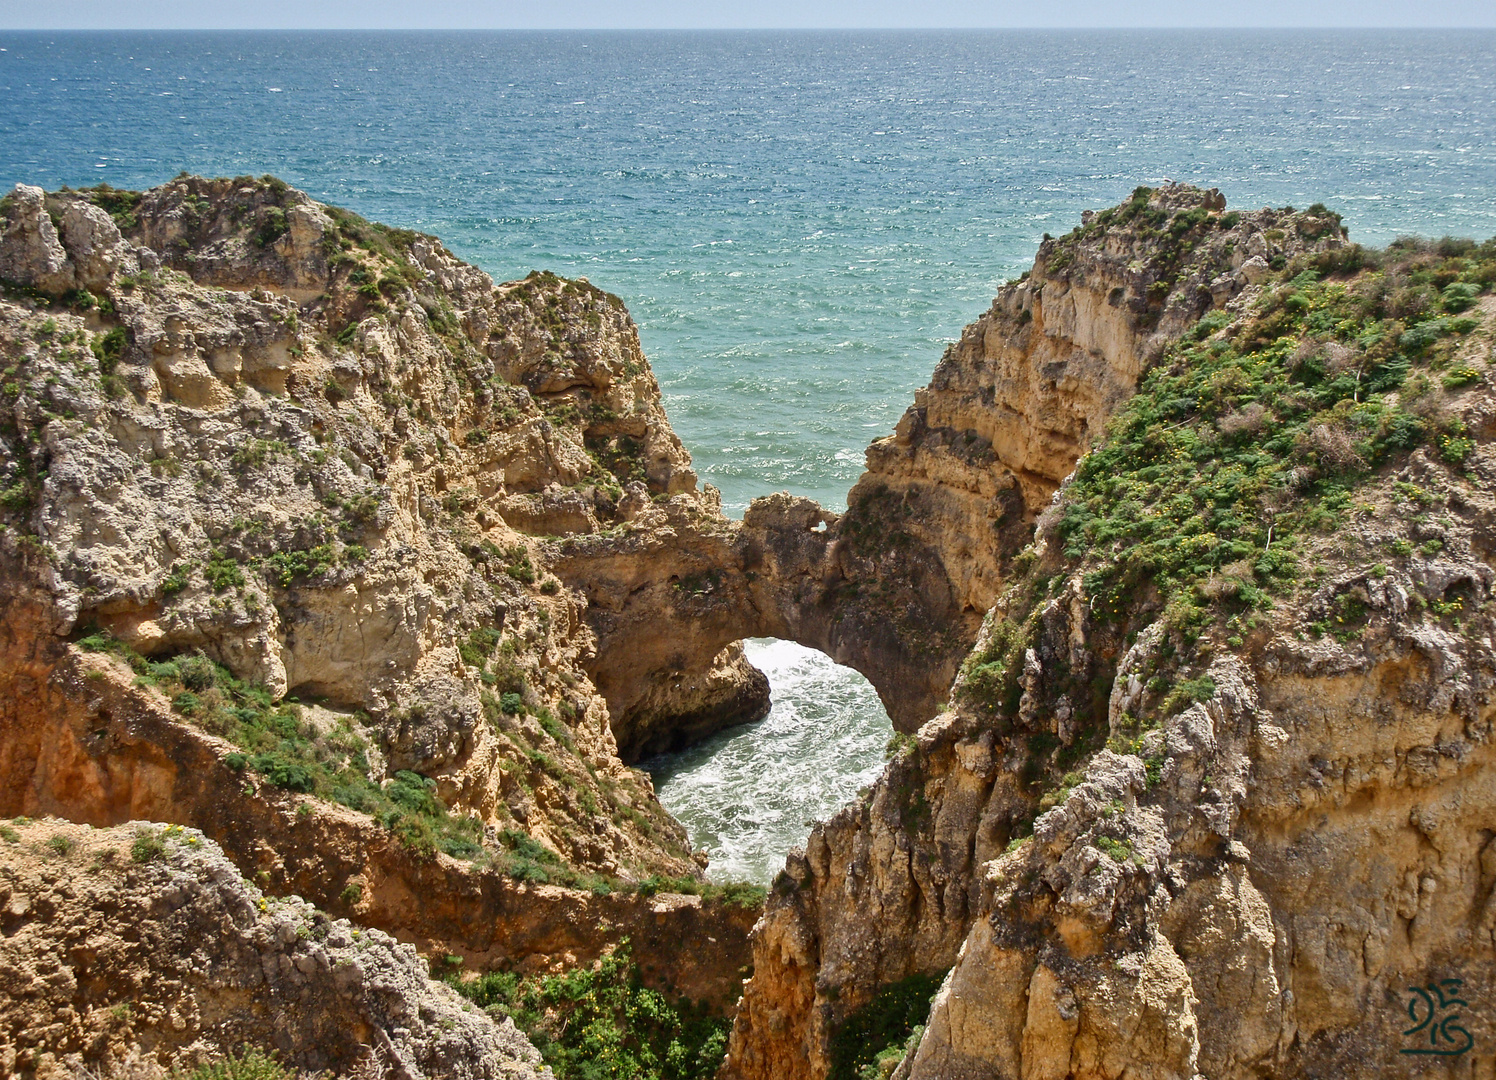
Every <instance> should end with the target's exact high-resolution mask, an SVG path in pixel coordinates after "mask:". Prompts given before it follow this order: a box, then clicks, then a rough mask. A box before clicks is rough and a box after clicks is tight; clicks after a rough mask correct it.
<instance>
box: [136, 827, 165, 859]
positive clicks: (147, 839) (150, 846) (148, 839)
mask: <svg viewBox="0 0 1496 1080" xmlns="http://www.w3.org/2000/svg"><path fill="white" fill-rule="evenodd" d="M165 855H166V841H165V840H164V839H163V838H162V836H161V833H160V831H159V830H157V829H151V828H142V829H137V830H136V831H135V842H134V843H133V844H131V845H130V858H131V859H133V860H135V861H136V862H138V863H146V862H151V861H152V860H154V859H160V858H164V857H165Z"/></svg>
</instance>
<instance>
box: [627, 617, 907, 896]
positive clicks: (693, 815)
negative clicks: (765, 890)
mask: <svg viewBox="0 0 1496 1080" xmlns="http://www.w3.org/2000/svg"><path fill="white" fill-rule="evenodd" d="M744 647H745V650H746V652H747V656H748V660H749V661H750V662H751V663H752V664H753V665H754V666H755V667H757V668H758V669H759V670H760V671H762V672H763V673H764V674H765V675H767V676H768V677H769V687H770V694H771V698H772V705H771V707H770V709H769V713H768V715H767V716H765V717H764V718H763V719H762V720H759V721H757V722H755V723H752V724H743V725H740V726H738V727H732V728H727V729H725V730H723V731H719V732H717V733H715V734H714V735H711V736H709V737H708V738H706V739H704V740H702V741H701V742H699V743H696V744H695V745H693V746H690V747H688V748H686V749H685V750H681V751H677V752H674V753H669V754H658V755H656V756H654V757H652V758H648V759H646V760H644V761H641V762H640V763H639V765H640V767H641V768H643V769H645V770H646V771H648V772H649V774H650V775H651V777H653V779H654V783H655V788H656V790H657V791H658V793H659V797H660V802H661V803H663V804H664V806H665V808H666V809H667V810H669V811H670V813H671V814H673V815H674V816H675V818H676V820H678V821H680V822H681V824H683V825H684V826H685V827H686V828H687V830H688V831H689V832H690V834H691V843H692V845H693V846H695V847H697V848H704V849H705V850H706V851H707V853H708V854H709V855H710V856H711V865H710V866H709V867H708V869H707V876H708V877H709V878H711V879H712V880H714V881H733V880H739V881H741V880H747V881H753V882H756V883H759V884H763V885H767V884H768V883H769V882H770V881H771V880H772V879H773V877H774V874H775V873H776V872H777V871H778V870H779V869H780V868H781V867H782V866H783V865H784V857H785V855H786V853H787V852H788V851H789V849H790V848H791V847H794V846H795V845H796V844H800V843H803V842H804V840H805V836H806V833H807V832H809V823H810V822H813V821H819V820H824V819H825V818H828V817H830V816H831V815H832V814H834V813H835V812H836V811H837V810H838V809H840V808H841V807H842V806H844V805H845V804H846V803H847V802H849V801H850V800H851V799H852V798H853V797H855V796H856V794H857V791H858V789H859V788H862V787H864V786H866V785H868V784H871V783H872V782H873V781H874V780H876V779H877V778H878V775H879V773H881V772H882V770H883V763H884V749H885V747H886V746H887V745H888V741H889V739H890V738H891V737H892V736H893V725H892V724H891V723H890V722H889V719H888V713H887V712H886V711H885V710H884V708H883V704H882V702H880V701H879V700H878V693H877V691H876V690H874V689H873V687H872V684H871V683H869V682H868V681H867V680H866V679H865V678H863V677H862V676H861V675H859V674H858V673H857V672H855V671H853V670H852V669H851V668H849V667H843V666H842V665H840V664H837V663H835V662H834V661H832V660H831V659H830V658H829V657H828V656H826V655H825V654H824V653H821V652H817V651H816V650H814V649H809V648H806V647H805V646H803V645H799V644H796V643H795V642H793V641H783V640H780V639H777V638H749V639H748V640H746V641H745V642H744Z"/></svg>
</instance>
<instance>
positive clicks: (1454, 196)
mask: <svg viewBox="0 0 1496 1080" xmlns="http://www.w3.org/2000/svg"><path fill="white" fill-rule="evenodd" d="M1493 135H1496V32H1491V31H1427V32H1409V31H1401V30H1399V31H1357V32H1327V31H1281V32H1264V31H1175V32H1141V31H1139V32H1118V31H1107V32H1090V33H1082V32H1048V33H1046V32H1003V31H979V32H975V31H941V32H933V31H932V32H909V31H900V32H854V31H845V32H819V33H818V32H794V33H780V32H672V33H662V32H584V33H404V32H401V33H344V32H338V33H186V32H182V33H102V32H101V33H49V32H39V33H17V32H6V31H0V183H3V184H4V185H5V186H6V187H8V186H9V185H10V184H13V183H15V182H18V181H20V182H25V183H31V184H40V185H43V186H45V187H49V188H53V187H57V186H60V185H62V184H70V185H73V186H85V185H91V184H96V183H99V182H101V181H103V182H107V183H110V184H113V185H114V186H116V187H147V186H151V185H154V184H157V183H160V182H162V181H163V180H166V179H168V178H170V177H171V176H173V175H175V174H176V173H177V172H179V171H181V170H183V169H186V170H189V171H192V172H197V173H204V174H207V175H236V174H241V173H254V174H260V173H267V172H270V173H275V174H277V175H279V176H280V177H282V178H283V179H285V180H286V181H288V182H289V183H291V184H294V185H295V186H297V187H300V188H303V189H304V190H306V191H308V192H310V193H311V194H312V195H313V196H315V197H316V198H319V199H323V200H326V201H328V202H333V203H338V204H340V205H343V206H347V207H350V208H352V209H354V210H357V211H358V212H359V213H362V214H364V215H365V216H367V217H370V218H375V219H378V220H381V221H385V222H388V223H389V224H392V225H399V226H404V227H409V228H416V229H421V230H424V231H427V232H431V233H435V234H437V235H439V236H440V237H441V238H442V239H443V240H444V241H445V242H446V243H447V244H448V245H449V246H450V247H451V248H452V249H453V250H454V251H455V252H456V253H457V254H458V255H460V256H462V257H463V258H466V259H468V260H470V261H472V262H474V263H476V264H477V265H479V266H481V267H483V268H484V269H485V270H487V271H488V272H489V273H491V274H492V275H493V276H494V277H495V278H498V279H501V280H502V279H507V278H514V277H520V276H523V275H524V274H526V273H528V272H529V271H530V270H532V269H536V268H548V269H552V270H555V271H557V272H558V273H562V274H568V275H585V276H587V277H588V278H590V279H591V280H592V281H593V282H594V283H596V284H598V285H600V286H602V287H604V288H606V289H608V290H610V291H612V292H616V293H618V294H619V295H620V296H622V297H623V298H624V299H625V301H626V302H627V303H628V306H629V310H630V311H631V312H632V313H633V315H634V317H635V319H636V320H637V321H638V323H639V327H640V335H641V337H642V339H643V343H644V348H645V351H646V353H647V354H648V356H649V357H650V360H651V361H652V363H653V365H654V368H655V371H656V373H657V375H658V376H659V379H660V383H661V385H662V387H663V389H664V392H665V402H666V408H667V410H668V412H669V415H670V419H671V423H672V424H673V425H674V427H675V429H676V431H677V432H678V433H679V434H680V436H681V438H682V439H683V440H684V441H685V443H686V445H687V446H688V447H689V448H690V450H691V453H692V455H693V456H694V458H695V462H696V466H697V468H698V470H699V471H700V473H701V475H702V478H703V479H704V480H706V481H708V482H711V483H714V484H716V485H717V486H718V487H719V488H721V489H722V492H723V496H724V503H725V506H726V508H727V510H728V512H729V513H734V514H739V513H741V511H742V509H743V508H744V507H745V506H746V505H747V503H748V500H749V499H751V498H752V497H754V496H755V495H760V494H764V493H767V492H770V491H774V490H779V489H789V490H792V491H795V492H797V493H801V494H806V495H810V496H813V497H815V498H817V499H819V500H820V501H821V502H822V503H823V504H825V505H827V506H830V507H833V508H840V507H841V505H842V502H843V499H844V498H845V494H846V491H847V489H848V487H850V485H851V484H852V482H853V481H855V479H856V478H857V475H858V474H859V473H860V472H861V470H862V460H863V458H862V451H863V448H864V447H865V446H866V445H867V443H868V442H869V441H870V440H871V439H873V438H876V437H878V436H881V435H884V434H887V433H888V432H890V431H891V430H892V428H893V425H894V423H895V422H896V421H897V419H898V417H899V415H900V413H902V412H903V410H904V408H905V407H906V406H907V405H908V403H909V401H910V400H911V398H912V396H913V392H914V390H915V389H916V388H917V387H919V386H921V385H923V384H924V382H925V381H926V380H927V378H928V377H929V374H930V371H931V369H932V368H933V367H934V365H935V363H936V361H937V360H938V359H939V356H940V353H941V351H942V349H943V348H944V346H945V344H946V343H947V342H948V341H950V340H951V339H952V338H954V337H955V335H956V334H958V333H959V331H960V328H961V327H962V326H963V325H965V324H966V323H967V322H970V321H971V320H972V319H973V318H975V317H976V316H977V315H978V314H979V313H980V312H981V311H982V310H984V309H985V308H986V307H987V305H988V304H989V303H990V302H991V298H992V296H993V294H994V293H995V291H996V289H997V287H998V285H999V284H1000V283H1001V282H1002V281H1003V280H1005V279H1007V278H1009V277H1012V276H1015V275H1016V274H1018V273H1019V272H1021V271H1022V270H1023V269H1024V268H1025V267H1027V265H1028V264H1029V263H1030V261H1031V260H1032V258H1033V252H1034V248H1035V246H1036V245H1037V244H1038V242H1039V240H1040V238H1041V237H1042V235H1043V234H1044V233H1045V232H1052V233H1055V234H1059V233H1063V232H1066V231H1068V230H1069V229H1070V228H1071V227H1072V226H1073V225H1074V224H1076V223H1077V222H1078V220H1079V215H1080V212H1081V210H1083V209H1087V208H1099V207H1104V206H1109V205H1112V204H1113V203H1116V202H1118V201H1119V200H1121V199H1122V198H1124V197H1125V196H1126V195H1127V194H1128V193H1129V192H1130V191H1131V190H1132V189H1133V188H1134V187H1135V186H1137V185H1138V184H1153V183H1157V182H1159V181H1161V180H1164V179H1173V180H1179V181H1188V182H1191V183H1196V184H1200V185H1202V186H1208V187H1219V188H1220V189H1221V190H1222V191H1223V192H1224V193H1225V195H1226V197H1227V199H1228V202H1229V203H1230V204H1231V205H1233V206H1237V207H1255V206H1260V205H1264V204H1271V205H1274V206H1281V205H1285V204H1293V205H1296V206H1300V207H1303V206H1307V205H1308V204H1310V203H1313V202H1324V203H1326V204H1328V205H1329V206H1330V207H1332V208H1333V209H1336V210H1338V211H1340V212H1341V213H1342V214H1344V215H1345V221H1346V224H1347V225H1348V226H1349V227H1350V229H1351V235H1352V238H1353V239H1356V240H1360V241H1363V242H1367V243H1374V244H1382V243H1385V242H1387V241H1388V240H1391V239H1393V238H1394V237H1395V236H1398V235H1401V234H1407V233H1418V234H1423V235H1432V236H1439V235H1444V234H1447V233H1452V234H1456V235H1473V236H1478V237H1486V236H1490V235H1492V234H1496V138H1493ZM752 652H753V655H755V656H756V657H758V658H759V662H760V665H761V666H763V665H765V664H767V665H768V667H767V669H766V670H768V671H769V674H770V678H771V682H772V683H773V689H774V694H775V697H776V701H777V704H776V707H775V712H774V714H773V715H771V717H770V718H769V719H768V720H767V721H765V722H764V724H763V725H761V726H760V728H756V729H749V730H748V731H738V732H729V733H724V734H723V735H721V736H719V737H718V738H717V739H716V740H713V741H712V742H711V743H710V744H709V745H710V746H712V747H716V748H717V757H712V756H711V755H710V754H709V753H708V751H706V750H705V749H703V748H697V749H696V750H693V751H688V752H687V756H686V758H684V759H682V760H681V761H679V762H674V763H665V764H661V765H660V766H659V770H660V771H659V775H660V777H661V785H662V788H661V790H662V793H663V795H664V800H665V804H666V806H668V807H670V808H671V809H672V811H674V812H675V813H677V815H678V816H679V817H680V818H681V819H682V820H683V821H684V822H685V823H686V825H687V826H688V827H689V828H690V829H691V830H692V832H693V836H695V837H697V839H698V843H702V844H704V845H705V846H707V847H708V848H709V849H710V850H711V851H712V852H713V855H714V859H715V860H716V864H715V866H714V868H713V873H714V875H716V876H733V875H734V874H749V875H751V876H754V877H757V878H759V879H760V880H762V879H764V878H766V877H767V875H768V873H769V868H770V867H771V866H772V865H774V864H777V862H778V860H779V859H780V858H782V855H783V852H784V850H785V849H786V848H787V847H789V846H790V845H791V844H792V843H795V842H798V841H799V840H800V839H801V838H802V837H803V836H804V833H805V828H804V825H803V820H804V819H805V818H809V817H818V816H824V814H825V813H826V812H827V809H829V808H834V807H835V806H836V805H837V804H838V803H839V802H841V801H844V800H845V799H847V798H849V797H850V796H851V795H852V794H853V793H855V791H856V789H857V788H858V787H859V786H860V785H862V784H863V783H866V778H867V775H868V771H869V770H870V769H875V768H876V765H877V761H878V759H879V757H880V756H881V750H882V746H883V743H884V741H885V740H886V738H887V734H888V721H887V718H886V717H885V716H884V715H883V714H882V710H881V709H880V708H879V707H878V706H877V702H876V699H875V697H873V696H872V695H871V691H870V690H869V689H868V688H867V687H866V686H865V685H863V684H861V683H860V682H859V681H858V680H857V679H856V677H855V676H852V675H850V673H845V672H842V671H839V670H838V669H835V668H834V667H832V666H831V665H830V663H829V661H825V660H824V659H822V658H819V657H811V658H807V657H804V656H798V657H796V658H794V659H790V657H791V655H792V654H791V652H790V650H789V647H788V646H778V645H772V646H771V645H755V646H753V650H752ZM847 740H851V742H848V741H847ZM854 745H855V747H856V748H857V749H856V750H855V752H854V751H853V750H852V749H851V748H852V747H853V746H854ZM703 755H705V756H703ZM739 755H741V757H740V756H739ZM718 758H720V759H721V760H720V762H719V761H718ZM692 763H694V764H692ZM692 770H695V771H694V772H693V771H692ZM775 776H780V777H784V778H786V780H785V782H782V783H773V782H771V781H772V778H773V777H775ZM791 781H793V782H795V783H801V782H804V783H806V784H808V785H809V787H808V788H807V801H806V802H805V804H804V805H803V806H799V807H798V808H792V807H791V806H789V805H788V804H787V803H786V802H785V801H784V800H785V799H786V793H787V792H790V791H791V790H792V789H791V787H790V782H791ZM815 808H819V809H815Z"/></svg>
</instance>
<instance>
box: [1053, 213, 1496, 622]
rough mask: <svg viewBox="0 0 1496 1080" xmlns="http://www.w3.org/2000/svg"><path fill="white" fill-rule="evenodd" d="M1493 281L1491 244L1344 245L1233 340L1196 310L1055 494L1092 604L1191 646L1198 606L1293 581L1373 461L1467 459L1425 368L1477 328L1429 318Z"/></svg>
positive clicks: (1305, 263)
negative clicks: (1416, 453) (1458, 250)
mask: <svg viewBox="0 0 1496 1080" xmlns="http://www.w3.org/2000/svg"><path fill="white" fill-rule="evenodd" d="M1347 263H1350V264H1353V265H1354V266H1355V267H1356V269H1357V270H1358V271H1359V273H1357V274H1355V275H1353V276H1347V275H1345V274H1344V273H1342V272H1341V268H1342V267H1343V266H1344V265H1345V264H1347ZM1368 264H1370V266H1369V267H1368ZM1493 278H1496V242H1492V243H1488V244H1486V245H1483V246H1482V248H1480V249H1475V250H1472V251H1471V252H1469V253H1468V254H1467V255H1463V256H1447V255H1441V254H1440V253H1439V252H1438V250H1437V249H1432V248H1429V247H1425V246H1422V245H1416V244H1412V243H1406V244H1403V245H1401V246H1397V245H1394V247H1393V248H1392V249H1390V250H1389V251H1388V252H1386V253H1385V254H1381V255H1376V254H1373V253H1367V252H1365V251H1362V250H1361V249H1359V248H1351V249H1344V250H1340V251H1332V252H1326V253H1324V254H1322V255H1318V256H1313V257H1308V258H1304V259H1301V260H1299V261H1298V262H1297V263H1296V264H1295V265H1294V266H1293V267H1290V268H1289V270H1288V271H1287V272H1285V274H1284V275H1283V277H1282V280H1281V281H1280V282H1279V283H1278V284H1277V285H1276V286H1274V287H1272V288H1270V289H1267V290H1265V291H1264V294H1263V297H1262V299H1261V301H1260V302H1259V303H1258V305H1257V307H1256V309H1255V310H1254V311H1253V312H1252V318H1250V319H1249V320H1247V321H1246V322H1245V323H1244V324H1243V325H1242V326H1240V327H1239V328H1238V329H1237V330H1236V332H1235V333H1234V334H1232V335H1231V336H1226V334H1225V333H1224V327H1225V326H1226V322H1227V319H1228V318H1229V317H1228V316H1227V315H1226V314H1225V313H1223V312H1213V313H1211V314H1210V315H1207V316H1206V317H1205V318H1204V319H1202V320H1201V321H1200V323H1199V325H1198V326H1197V327H1196V328H1195V330H1194V332H1193V333H1192V334H1191V335H1189V336H1188V338H1187V339H1186V340H1185V341H1183V342H1181V343H1180V344H1179V345H1178V346H1176V347H1175V348H1174V349H1173V350H1172V351H1171V352H1170V354H1169V355H1168V357H1167V358H1166V359H1165V360H1164V361H1163V362H1162V363H1161V364H1159V365H1158V366H1157V367H1156V368H1154V369H1153V370H1152V371H1151V372H1149V373H1148V374H1147V375H1146V376H1145V377H1144V379H1143V381H1142V385H1141V386H1140V388H1139V393H1138V394H1137V395H1136V396H1135V397H1134V398H1133V399H1131V401H1129V403H1128V404H1127V406H1126V407H1125V408H1124V409H1123V410H1122V412H1121V414H1120V415H1119V416H1118V417H1117V418H1116V420H1115V421H1114V422H1113V423H1112V424H1111V425H1110V427H1109V429H1108V433H1107V438H1106V440H1105V442H1104V443H1103V444H1102V445H1101V446H1099V447H1098V448H1097V449H1096V450H1095V451H1094V452H1092V453H1091V454H1089V455H1087V456H1086V458H1084V459H1083V460H1082V462H1081V463H1080V466H1079V468H1078V469H1077V472H1076V478H1075V481H1074V483H1073V484H1072V485H1071V487H1070V488H1069V490H1068V491H1067V499H1066V503H1065V507H1064V511H1063V517H1062V519H1061V520H1060V522H1059V524H1058V528H1057V535H1058V538H1059V540H1060V542H1061V543H1062V544H1063V545H1064V549H1065V554H1066V555H1067V556H1069V557H1070V558H1072V559H1081V558H1084V559H1086V561H1087V563H1088V565H1090V566H1092V567H1093V568H1094V569H1092V570H1091V571H1090V573H1088V574H1087V575H1086V578H1085V582H1084V584H1085V589H1086V594H1087V597H1088V599H1089V601H1090V603H1091V610H1092V612H1093V614H1094V615H1095V616H1097V617H1098V618H1099V619H1100V620H1102V621H1104V622H1105V621H1119V620H1120V621H1130V620H1136V619H1138V618H1139V617H1140V616H1142V615H1146V614H1147V613H1149V612H1151V611H1155V610H1157V609H1158V608H1160V607H1162V608H1163V609H1164V610H1165V618H1166V619H1167V620H1168V621H1169V625H1170V627H1171V628H1172V629H1178V630H1180V631H1182V632H1183V633H1184V634H1185V636H1186V638H1187V640H1193V638H1194V637H1196V636H1198V634H1199V632H1200V631H1201V630H1202V629H1203V627H1204V626H1205V625H1206V623H1207V622H1208V621H1209V619H1210V617H1211V611H1210V610H1209V609H1212V608H1213V609H1215V610H1216V611H1221V612H1240V611H1242V610H1244V609H1267V608H1269V607H1271V606H1272V601H1271V598H1270V595H1271V594H1272V593H1276V592H1285V591H1289V590H1291V589H1292V588H1293V587H1294V586H1295V585H1296V584H1297V582H1298V578H1299V575H1298V560H1297V557H1296V553H1297V551H1298V550H1299V549H1300V548H1301V545H1302V541H1301V538H1302V537H1304V536H1306V535H1308V534H1314V533H1328V532H1331V531H1334V530H1335V529H1336V528H1337V527H1338V526H1339V525H1340V523H1341V521H1342V520H1343V518H1344V515H1345V513H1346V512H1347V510H1348V509H1349V507H1350V493H1351V492H1352V491H1353V490H1354V489H1355V488H1356V487H1357V486H1358V485H1359V484H1360V483H1362V482H1363V481H1365V480H1366V479H1367V478H1368V477H1369V476H1370V475H1371V474H1372V472H1373V471H1374V470H1375V469H1377V468H1378V467H1380V466H1381V465H1383V464H1384V463H1386V462H1388V461H1390V460H1391V459H1393V458H1394V457H1396V456H1397V455H1399V454H1403V453H1406V452H1407V451H1409V450H1412V449H1414V448H1416V447H1418V446H1420V445H1428V446H1430V447H1432V448H1434V449H1436V450H1438V452H1439V453H1440V455H1441V456H1442V457H1443V458H1444V459H1445V460H1446V461H1448V462H1450V463H1451V464H1458V463H1459V462H1460V461H1462V460H1463V458H1464V457H1465V456H1466V455H1468V453H1469V452H1470V450H1471V448H1472V446H1473V444H1472V443H1471V442H1470V440H1469V439H1468V437H1467V433H1466V431H1465V429H1464V427H1463V425H1462V424H1461V422H1460V421H1459V420H1458V419H1457V418H1456V417H1454V416H1453V415H1452V414H1447V413H1445V412H1444V411H1442V410H1441V409H1440V408H1439V406H1438V403H1437V401H1436V400H1435V399H1434V398H1433V397H1432V396H1431V395H1430V383H1429V380H1428V379H1427V378H1426V377H1424V376H1423V374H1422V372H1423V371H1425V370H1429V371H1439V370H1442V369H1444V368H1446V367H1448V366H1449V364H1450V362H1451V359H1452V357H1453V354H1454V353H1455V351H1456V350H1457V349H1458V347H1459V345H1460V343H1461V339H1462V335H1464V334H1466V333H1468V332H1469V331H1470V329H1472V328H1473V326H1474V325H1475V324H1474V322H1473V321H1472V320H1452V319H1450V318H1448V317H1447V316H1445V315H1443V314H1441V313H1440V306H1441V301H1440V297H1441V295H1443V293H1441V292H1440V289H1441V288H1443V290H1444V293H1448V285H1450V284H1457V285H1463V286H1466V287H1467V289H1466V291H1468V290H1469V289H1476V290H1477V291H1478V290H1479V289H1481V288H1485V287H1488V286H1489V284H1490V282H1491V280H1492V279H1493ZM1450 295H1453V296H1456V297H1463V296H1464V295H1465V294H1464V292H1456V293H1454V294H1450ZM1467 324H1468V325H1467ZM1393 391H1397V394H1396V396H1395V397H1392V396H1389V395H1390V394H1391V392H1393Z"/></svg>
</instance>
